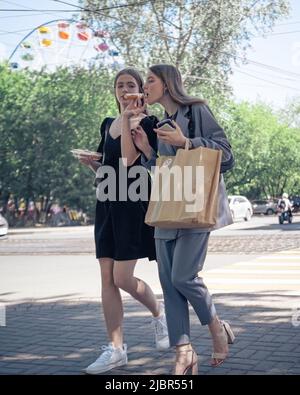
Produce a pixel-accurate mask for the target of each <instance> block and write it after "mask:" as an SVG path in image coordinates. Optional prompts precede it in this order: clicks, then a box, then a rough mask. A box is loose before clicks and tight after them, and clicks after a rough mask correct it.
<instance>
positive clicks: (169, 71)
mask: <svg viewBox="0 0 300 395" xmlns="http://www.w3.org/2000/svg"><path fill="white" fill-rule="evenodd" d="M149 70H150V71H151V72H152V73H153V74H155V75H156V76H157V77H158V78H160V79H161V80H162V82H163V83H164V84H165V85H166V87H167V90H168V93H169V95H170V96H171V98H172V99H173V100H174V102H175V103H178V104H179V105H181V106H185V105H191V104H206V101H205V100H203V99H200V98H198V97H193V96H189V95H188V94H187V93H186V91H185V89H184V86H183V82H182V77H181V74H180V71H179V70H178V69H177V67H175V66H172V65H171V64H155V65H153V66H151V67H149Z"/></svg>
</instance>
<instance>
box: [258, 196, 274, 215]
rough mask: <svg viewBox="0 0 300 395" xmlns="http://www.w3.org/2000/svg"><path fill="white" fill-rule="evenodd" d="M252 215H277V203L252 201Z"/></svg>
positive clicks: (272, 201)
mask: <svg viewBox="0 0 300 395" xmlns="http://www.w3.org/2000/svg"><path fill="white" fill-rule="evenodd" d="M252 207H253V214H266V215H272V214H276V213H277V201H275V200H253V201H252Z"/></svg>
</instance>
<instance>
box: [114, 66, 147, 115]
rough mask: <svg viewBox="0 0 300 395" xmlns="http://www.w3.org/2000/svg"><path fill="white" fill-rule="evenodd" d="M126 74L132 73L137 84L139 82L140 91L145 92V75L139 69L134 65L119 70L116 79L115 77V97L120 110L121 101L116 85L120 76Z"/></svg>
mask: <svg viewBox="0 0 300 395" xmlns="http://www.w3.org/2000/svg"><path fill="white" fill-rule="evenodd" d="M125 74H128V75H131V77H133V78H134V79H135V80H136V82H137V84H138V87H139V93H144V80H143V77H142V76H141V74H140V73H139V71H137V70H136V69H134V68H133V67H126V68H125V69H122V70H120V71H119V72H118V74H117V75H116V76H115V79H114V92H115V98H116V102H117V106H118V109H119V112H121V107H120V103H119V102H118V100H117V96H116V87H117V81H118V78H119V77H120V76H121V75H125Z"/></svg>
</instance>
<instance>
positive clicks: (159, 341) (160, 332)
mask: <svg viewBox="0 0 300 395" xmlns="http://www.w3.org/2000/svg"><path fill="white" fill-rule="evenodd" d="M160 305H161V307H160V311H161V313H160V315H159V317H152V325H153V328H154V334H155V344H156V348H157V349H158V350H167V349H168V348H170V342H169V334H168V327H167V321H166V316H165V306H164V304H163V303H161V304H160Z"/></svg>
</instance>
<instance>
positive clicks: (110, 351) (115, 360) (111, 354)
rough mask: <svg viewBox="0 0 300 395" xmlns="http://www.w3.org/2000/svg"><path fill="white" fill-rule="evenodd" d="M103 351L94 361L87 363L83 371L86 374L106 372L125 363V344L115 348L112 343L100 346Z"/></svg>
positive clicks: (126, 361)
mask: <svg viewBox="0 0 300 395" xmlns="http://www.w3.org/2000/svg"><path fill="white" fill-rule="evenodd" d="M101 349H102V350H103V353H102V354H101V355H100V357H99V358H97V359H96V361H95V362H94V363H92V364H91V365H89V366H88V367H87V368H86V369H85V372H86V373H88V374H99V373H103V372H107V371H108V370H111V369H113V368H116V367H118V366H123V365H127V363H128V360H127V345H126V344H124V345H123V348H122V349H121V348H115V347H114V346H113V344H112V343H109V344H108V346H102V347H101Z"/></svg>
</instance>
